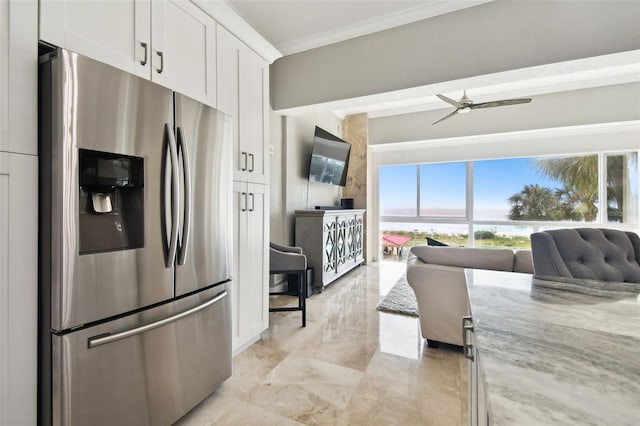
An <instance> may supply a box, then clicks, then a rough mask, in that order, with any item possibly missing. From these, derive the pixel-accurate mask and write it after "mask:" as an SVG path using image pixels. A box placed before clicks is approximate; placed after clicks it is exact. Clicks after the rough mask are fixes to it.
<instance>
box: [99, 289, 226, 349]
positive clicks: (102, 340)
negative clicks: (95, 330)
mask: <svg viewBox="0 0 640 426" xmlns="http://www.w3.org/2000/svg"><path fill="white" fill-rule="evenodd" d="M225 297H227V290H225V291H223V292H222V293H220V294H219V295H217V296H216V297H214V298H213V299H211V300H207V301H206V302H204V303H203V304H202V305H198V306H196V307H194V308H191V309H188V310H186V311H184V312H180V313H179V314H176V315H173V316H170V317H168V318H165V319H161V320H160V321H156V322H152V323H151V324H147V325H143V326H141V327H136V328H132V329H131V330H126V331H122V332H120V333H115V334H107V335H104V334H102V335H99V336H95V337H90V338H89V340H88V345H89V347H90V348H95V347H96V346H100V345H106V344H107V343H111V342H114V341H116V340H120V339H125V338H127V337H131V336H135V335H136V334H141V333H144V332H147V331H150V330H153V329H154V328H158V327H162V326H164V325H167V324H170V323H172V322H175V321H178V320H179V319H182V318H185V317H188V316H189V315H193V314H195V313H197V312H200V311H202V310H203V309H207V308H208V307H209V306H211V305H213V304H215V303H217V302H219V301H220V300H222V299H224V298H225Z"/></svg>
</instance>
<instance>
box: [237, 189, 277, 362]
mask: <svg viewBox="0 0 640 426" xmlns="http://www.w3.org/2000/svg"><path fill="white" fill-rule="evenodd" d="M233 208H234V213H235V216H234V219H235V220H234V225H233V226H234V250H233V254H234V256H233V287H232V299H231V300H232V304H233V305H232V306H233V309H232V316H233V321H232V324H233V325H232V327H233V352H234V353H237V352H238V351H240V350H242V349H244V348H245V347H246V346H247V345H249V344H251V343H252V342H254V341H256V340H257V339H258V338H259V337H260V333H262V331H264V330H265V329H266V328H267V327H268V326H269V305H268V303H269V280H268V251H267V248H268V238H269V237H268V232H269V228H268V222H267V217H268V216H267V214H266V213H267V211H268V198H267V187H266V186H265V185H255V184H248V183H246V182H234V202H233Z"/></svg>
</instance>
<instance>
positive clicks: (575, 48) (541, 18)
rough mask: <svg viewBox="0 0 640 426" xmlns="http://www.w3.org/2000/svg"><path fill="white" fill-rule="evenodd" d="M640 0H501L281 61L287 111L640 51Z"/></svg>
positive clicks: (275, 77)
mask: <svg viewBox="0 0 640 426" xmlns="http://www.w3.org/2000/svg"><path fill="white" fill-rule="evenodd" d="M638 22H640V2H638V1H620V0H608V1H598V0H575V1H559V0H550V1H513V0H510V1H500V0H498V1H495V2H490V3H486V4H482V5H479V6H476V7H472V8H468V9H464V10H460V11H457V12H453V13H449V14H445V15H441V16H437V17H434V18H431V19H427V20H424V21H420V22H416V23H414V24H409V25H405V26H402V27H398V28H393V29H390V30H386V31H382V32H379V33H374V34H370V35H367V36H363V37H359V38H355V39H351V40H347V41H344V42H341V43H336V44H333V45H329V46H324V47H321V48H318V49H313V50H310V51H306V52H301V53H298V54H295V55H290V56H285V57H283V58H280V59H278V60H277V61H276V62H274V64H273V65H272V66H271V71H270V72H271V102H272V105H273V108H274V109H275V110H276V111H277V110H282V109H286V108H295V107H299V106H305V105H315V104H320V103H323V102H329V101H335V100H340V99H348V98H354V97H359V96H366V95H371V94H378V93H383V92H389V91H394V90H400V89H407V88H413V87H420V86H425V85H429V84H434V83H440V82H446V81H451V80H456V79H461V78H468V77H474V76H479V75H487V74H492V73H497V72H501V71H507V70H515V69H520V68H525V67H532V66H536V65H543V64H551V63H556V62H561V61H569V60H574V59H580V58H587V57H593V56H599V55H605V54H610V53H617V52H625V51H630V50H635V49H640V25H638Z"/></svg>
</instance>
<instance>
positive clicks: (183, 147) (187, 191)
mask: <svg viewBox="0 0 640 426" xmlns="http://www.w3.org/2000/svg"><path fill="white" fill-rule="evenodd" d="M178 153H179V154H182V173H183V175H184V219H183V225H182V242H181V244H180V254H179V255H178V265H184V262H185V259H186V258H187V247H189V235H190V234H191V203H192V201H191V187H192V186H191V166H190V165H189V151H188V150H187V141H186V139H185V136H184V131H183V130H182V127H178Z"/></svg>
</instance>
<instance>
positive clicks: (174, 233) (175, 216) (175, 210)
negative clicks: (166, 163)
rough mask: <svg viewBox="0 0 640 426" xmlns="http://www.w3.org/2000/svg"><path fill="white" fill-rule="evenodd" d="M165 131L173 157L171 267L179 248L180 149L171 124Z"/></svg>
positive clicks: (170, 154)
mask: <svg viewBox="0 0 640 426" xmlns="http://www.w3.org/2000/svg"><path fill="white" fill-rule="evenodd" d="M164 131H165V134H166V135H167V137H168V139H169V156H170V157H171V236H170V238H169V253H168V254H167V265H166V266H167V268H171V267H172V266H173V264H174V262H175V261H176V251H177V249H178V207H179V204H178V196H179V188H178V186H179V185H180V180H179V177H178V149H177V147H176V140H175V138H174V136H173V130H172V129H171V127H169V124H165V125H164Z"/></svg>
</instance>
